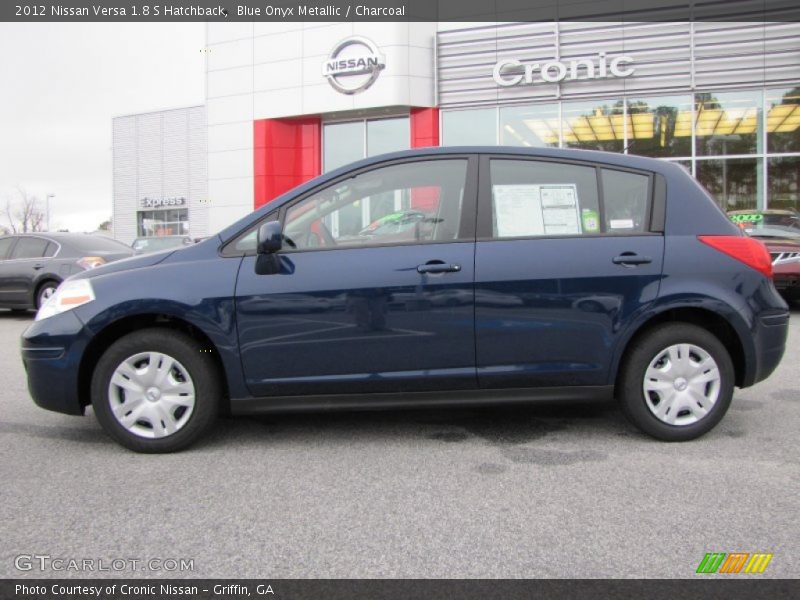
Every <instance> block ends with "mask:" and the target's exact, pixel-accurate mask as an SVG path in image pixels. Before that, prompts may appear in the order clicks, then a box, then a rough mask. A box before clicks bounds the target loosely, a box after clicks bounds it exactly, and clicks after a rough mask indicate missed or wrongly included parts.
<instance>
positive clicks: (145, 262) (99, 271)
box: [71, 248, 177, 279]
mask: <svg viewBox="0 0 800 600" xmlns="http://www.w3.org/2000/svg"><path fill="white" fill-rule="evenodd" d="M175 250H177V249H176V248H173V249H171V250H164V251H163V252H153V253H152V254H140V255H138V256H132V257H130V258H123V259H122V260H115V261H114V262H112V263H108V264H106V265H103V266H102V267H97V268H96V269H91V270H89V271H82V272H81V273H78V274H77V275H73V276H72V277H71V279H91V278H92V277H98V276H100V275H108V274H110V273H116V272H118V271H130V270H131V269H141V268H142V267H151V266H153V265H157V264H158V263H160V262H161V261H162V260H165V259H166V258H167V257H169V255H170V254H173V253H174V252H175Z"/></svg>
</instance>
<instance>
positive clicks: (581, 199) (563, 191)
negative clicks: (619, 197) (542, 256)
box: [491, 159, 601, 239]
mask: <svg viewBox="0 0 800 600" xmlns="http://www.w3.org/2000/svg"><path fill="white" fill-rule="evenodd" d="M491 180H492V236H493V237H494V238H501V239H502V238H515V237H535V236H571V235H583V234H598V233H600V232H601V231H600V207H599V201H598V193H597V171H596V169H595V168H594V167H586V166H582V165H572V164H564V163H556V162H549V161H535V160H501V159H498V160H492V161H491Z"/></svg>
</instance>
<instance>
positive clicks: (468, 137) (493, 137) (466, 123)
mask: <svg viewBox="0 0 800 600" xmlns="http://www.w3.org/2000/svg"><path fill="white" fill-rule="evenodd" d="M496 144H497V109H495V108H478V109H475V110H452V111H447V112H445V113H442V145H443V146H494V145H496Z"/></svg>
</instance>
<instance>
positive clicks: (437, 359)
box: [22, 147, 789, 452]
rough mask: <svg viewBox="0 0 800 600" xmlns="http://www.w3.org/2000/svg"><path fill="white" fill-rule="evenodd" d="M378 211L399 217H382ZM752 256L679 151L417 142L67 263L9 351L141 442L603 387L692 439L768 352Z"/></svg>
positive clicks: (768, 282)
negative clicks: (154, 247) (87, 267)
mask: <svg viewBox="0 0 800 600" xmlns="http://www.w3.org/2000/svg"><path fill="white" fill-rule="evenodd" d="M398 214H399V215H413V218H409V219H406V220H407V221H408V223H407V224H408V226H403V227H386V226H383V225H384V224H386V223H387V222H389V221H391V220H392V219H394V218H395V217H391V218H390V219H389V220H388V221H387V219H386V218H385V217H386V216H387V215H398ZM421 215H422V216H421ZM382 219H383V220H382ZM404 223H405V221H404ZM370 224H374V226H373V227H370ZM771 269H772V266H771V262H770V256H769V254H768V252H767V251H766V249H765V247H764V245H763V244H762V243H761V242H759V241H758V240H754V239H752V238H750V237H748V236H746V235H744V234H743V233H742V232H741V231H740V229H739V228H738V227H736V226H735V225H734V224H733V223H731V222H730V220H729V219H728V218H727V217H726V216H725V214H723V212H722V211H721V210H720V209H719V208H718V207H717V206H716V205H715V204H714V202H713V201H712V200H711V198H710V197H709V196H708V195H707V193H706V192H704V191H703V189H702V188H701V187H700V186H698V184H697V183H696V182H695V181H694V180H693V179H692V178H691V176H690V175H689V174H688V173H687V172H686V171H685V170H684V169H683V168H682V167H680V166H678V165H675V164H671V163H669V162H663V161H658V160H654V159H648V158H641V157H635V156H625V155H619V154H606V153H600V152H590V151H581V150H555V149H535V150H533V149H512V148H496V147H495V148H476V147H467V148H432V149H425V150H416V151H407V152H400V153H396V154H389V155H383V156H379V157H374V158H370V159H366V160H363V161H361V162H357V163H354V164H352V165H349V166H348V167H344V168H341V169H338V170H336V171H333V172H331V173H328V174H325V175H323V176H321V177H318V178H316V179H314V180H312V181H310V182H308V183H305V184H304V185H301V186H300V187H298V188H295V189H294V190H292V191H290V192H288V193H286V194H284V195H282V196H280V197H278V198H277V199H275V200H274V201H272V202H270V203H269V204H267V205H266V206H264V207H262V208H260V209H258V210H257V211H255V212H254V213H252V214H251V215H249V216H247V217H245V218H243V219H241V220H240V221H238V222H236V223H234V224H233V225H231V226H230V227H228V228H226V229H224V230H223V231H222V232H220V233H219V234H218V235H217V236H215V237H212V238H209V239H206V240H204V241H202V242H200V243H199V244H196V245H192V246H188V247H185V248H182V249H179V250H174V251H169V252H162V253H158V254H149V255H143V256H139V257H134V258H130V259H126V260H122V261H118V262H115V263H111V264H108V265H104V266H101V267H99V268H97V269H93V270H91V271H86V272H83V273H79V274H76V275H73V276H72V277H70V278H69V279H67V280H66V281H64V282H63V283H62V284H61V285H60V286H59V288H58V290H57V291H56V293H55V294H54V295H53V296H52V297H51V298H50V299H48V300H47V302H46V303H45V304H44V305H43V306H42V307H41V308H40V309H39V312H38V314H37V316H36V321H35V322H34V323H33V324H32V325H31V326H30V327H29V328H28V329H27V331H25V333H24V334H23V337H22V356H23V360H24V363H25V367H26V369H27V373H28V383H29V388H30V392H31V395H32V396H33V398H34V400H35V402H36V403H37V404H39V405H40V406H42V407H44V408H48V409H51V410H55V411H60V412H63V413H67V414H73V415H80V414H82V413H83V412H84V409H85V408H86V406H87V405H89V404H91V405H92V407H93V410H94V413H95V415H96V416H97V419H98V420H99V421H100V424H101V425H102V426H103V428H104V429H105V430H106V431H107V432H108V434H109V435H110V436H111V437H112V438H114V439H115V440H116V441H118V442H119V443H121V444H122V445H124V446H126V447H128V448H130V449H132V450H137V451H141V452H169V451H173V450H178V449H180V448H184V447H185V446H187V445H188V444H190V443H191V442H193V441H195V440H197V439H198V438H199V437H201V435H202V434H204V433H205V432H206V431H207V430H208V429H209V427H210V426H211V424H212V422H213V421H214V418H215V417H216V415H217V414H218V413H219V412H220V411H226V412H227V411H229V412H232V413H234V414H242V413H258V412H266V411H288V410H318V409H333V408H347V409H355V408H376V407H400V406H441V405H448V406H449V405H466V404H477V403H486V404H493V403H501V402H517V401H527V400H535V399H551V400H553V399H556V400H571V399H598V400H608V399H611V398H613V397H616V398H617V399H618V400H619V402H620V403H621V405H622V408H623V409H624V412H625V414H626V415H627V416H628V417H629V418H630V420H631V421H632V422H633V423H634V424H636V425H637V426H638V427H639V428H641V429H642V430H643V431H645V432H647V433H648V434H650V435H652V436H655V437H656V438H659V439H662V440H670V441H671V440H689V439H692V438H696V437H698V436H700V435H702V434H704V433H706V432H707V431H709V430H710V429H712V428H713V427H714V426H715V425H716V424H717V423H718V422H719V421H720V419H722V417H723V415H724V414H725V412H726V411H727V410H728V407H729V405H730V403H731V398H732V395H733V388H734V386H738V387H747V386H751V385H753V384H754V383H756V382H758V381H761V380H763V379H764V378H766V377H767V376H768V375H769V374H770V373H771V372H772V371H773V370H774V369H775V367H776V366H777V365H778V363H779V361H780V359H781V356H782V355H783V351H784V345H785V341H786V334H787V328H788V320H789V313H788V309H787V306H786V304H785V303H784V301H783V300H782V299H781V298H780V296H779V295H778V294H777V292H776V291H775V287H774V285H773V283H772V279H771V277H770V275H771Z"/></svg>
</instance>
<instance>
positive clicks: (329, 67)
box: [322, 36, 386, 94]
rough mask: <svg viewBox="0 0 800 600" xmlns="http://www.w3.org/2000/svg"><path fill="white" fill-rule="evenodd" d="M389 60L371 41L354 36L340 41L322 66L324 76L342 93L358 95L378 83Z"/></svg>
mask: <svg viewBox="0 0 800 600" xmlns="http://www.w3.org/2000/svg"><path fill="white" fill-rule="evenodd" d="M385 67H386V58H385V57H384V56H383V54H381V53H380V51H379V50H378V47H377V46H376V45H375V44H374V43H373V42H372V41H371V40H368V39H367V38H364V37H360V36H354V37H349V38H347V39H344V40H342V41H341V42H339V43H338V44H337V45H336V47H335V48H334V49H333V51H332V52H331V54H330V56H328V58H327V60H326V61H325V63H324V64H323V65H322V75H323V76H324V77H327V78H328V82H329V83H330V84H331V86H333V89H335V90H336V91H339V92H341V93H342V94H358V93H360V92H363V91H364V90H366V89H367V88H368V87H369V86H371V85H372V84H373V83H375V80H376V79H377V78H378V75H380V73H381V71H382V70H383V69H384V68H385Z"/></svg>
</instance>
